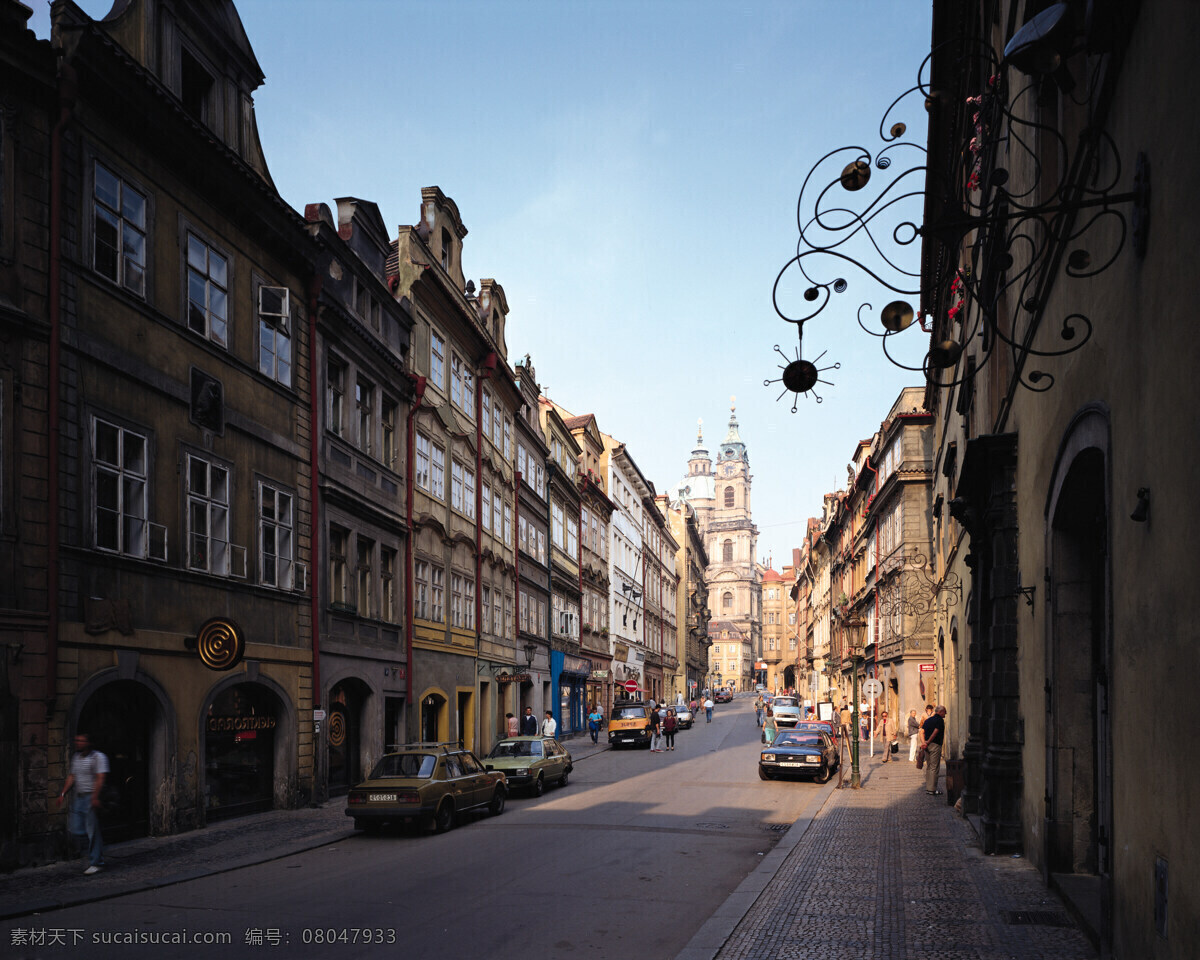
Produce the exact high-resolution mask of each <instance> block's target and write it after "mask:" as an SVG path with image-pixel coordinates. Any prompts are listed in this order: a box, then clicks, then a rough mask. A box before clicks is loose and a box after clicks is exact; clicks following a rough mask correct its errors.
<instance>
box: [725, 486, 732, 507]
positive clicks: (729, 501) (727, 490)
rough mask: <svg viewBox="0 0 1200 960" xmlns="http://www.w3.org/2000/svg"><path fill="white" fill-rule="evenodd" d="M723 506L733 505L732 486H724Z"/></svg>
mask: <svg viewBox="0 0 1200 960" xmlns="http://www.w3.org/2000/svg"><path fill="white" fill-rule="evenodd" d="M725 506H727V507H732V506H733V487H726V488H725Z"/></svg>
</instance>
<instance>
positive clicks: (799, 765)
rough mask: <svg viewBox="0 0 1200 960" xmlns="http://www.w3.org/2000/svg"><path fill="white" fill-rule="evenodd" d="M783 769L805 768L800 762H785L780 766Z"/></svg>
mask: <svg viewBox="0 0 1200 960" xmlns="http://www.w3.org/2000/svg"><path fill="white" fill-rule="evenodd" d="M779 765H780V766H781V767H802V766H804V764H803V763H801V762H800V761H799V760H784V761H782V762H781V763H780V764H779Z"/></svg>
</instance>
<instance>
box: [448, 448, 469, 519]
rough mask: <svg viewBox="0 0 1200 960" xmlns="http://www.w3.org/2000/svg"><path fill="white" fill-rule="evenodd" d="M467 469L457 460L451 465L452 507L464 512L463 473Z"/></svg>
mask: <svg viewBox="0 0 1200 960" xmlns="http://www.w3.org/2000/svg"><path fill="white" fill-rule="evenodd" d="M465 470H466V468H465V467H464V466H463V465H462V464H461V463H459V462H458V461H457V460H454V461H451V463H450V506H452V507H453V508H454V509H455V510H457V511H459V512H460V513H461V512H463V473H464V472H465Z"/></svg>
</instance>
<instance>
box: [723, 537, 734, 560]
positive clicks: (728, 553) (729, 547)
mask: <svg viewBox="0 0 1200 960" xmlns="http://www.w3.org/2000/svg"><path fill="white" fill-rule="evenodd" d="M721 560H722V561H724V562H725V563H731V562H732V561H733V541H732V540H726V541H725V542H724V543H723V544H721Z"/></svg>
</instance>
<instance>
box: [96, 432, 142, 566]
mask: <svg viewBox="0 0 1200 960" xmlns="http://www.w3.org/2000/svg"><path fill="white" fill-rule="evenodd" d="M92 428H93V430H92V433H93V435H92V490H93V492H94V494H95V510H96V514H95V544H96V547H97V549H99V550H112V551H114V552H116V553H124V554H128V555H129V556H133V557H144V556H146V554H147V538H148V531H147V529H146V507H147V499H146V477H147V444H146V438H145V437H143V436H141V435H140V434H137V433H134V432H133V431H132V430H124V429H122V428H121V427H118V426H116V425H114V424H111V423H107V422H106V421H104V420H100V419H95V420H93V423H92Z"/></svg>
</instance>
